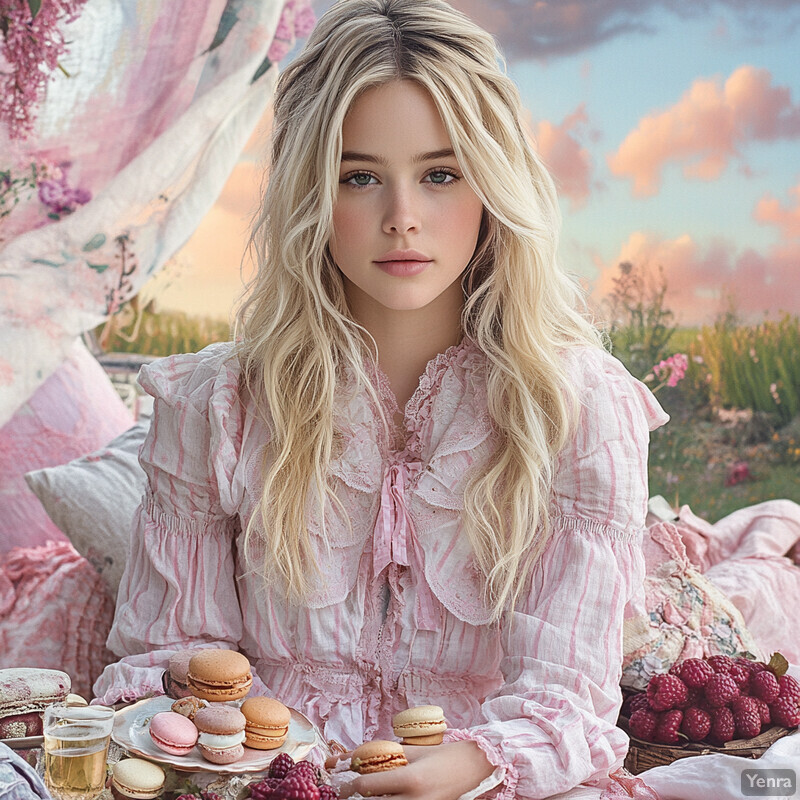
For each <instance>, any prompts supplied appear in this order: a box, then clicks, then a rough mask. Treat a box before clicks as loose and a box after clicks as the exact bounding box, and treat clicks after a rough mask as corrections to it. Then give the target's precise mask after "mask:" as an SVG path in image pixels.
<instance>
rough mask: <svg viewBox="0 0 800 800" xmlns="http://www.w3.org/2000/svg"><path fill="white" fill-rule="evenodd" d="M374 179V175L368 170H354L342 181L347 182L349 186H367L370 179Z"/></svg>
mask: <svg viewBox="0 0 800 800" xmlns="http://www.w3.org/2000/svg"><path fill="white" fill-rule="evenodd" d="M374 180H375V176H374V175H370V173H369V172H354V173H353V174H352V175H348V176H347V177H346V178H345V179H344V180H343V181H342V183H349V184H350V185H351V186H358V187H361V186H369V185H370V183H371V182H372V181H374Z"/></svg>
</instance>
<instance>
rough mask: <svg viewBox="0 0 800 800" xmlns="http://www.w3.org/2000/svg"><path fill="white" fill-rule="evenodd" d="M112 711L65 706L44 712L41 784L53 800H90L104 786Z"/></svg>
mask: <svg viewBox="0 0 800 800" xmlns="http://www.w3.org/2000/svg"><path fill="white" fill-rule="evenodd" d="M113 725H114V709H113V708H108V707H107V706H83V707H81V706H66V705H64V704H61V703H55V704H53V705H51V706H48V707H47V708H45V710H44V780H45V783H46V784H47V788H48V789H49V791H50V794H52V795H53V797H54V798H55V800H94V798H95V797H97V795H98V794H100V792H101V791H102V790H103V787H104V786H105V782H106V758H107V756H108V743H109V740H110V739H111V728H112V727H113Z"/></svg>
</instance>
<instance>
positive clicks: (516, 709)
mask: <svg viewBox="0 0 800 800" xmlns="http://www.w3.org/2000/svg"><path fill="white" fill-rule="evenodd" d="M498 61H499V55H498V52H497V50H496V47H495V44H494V42H493V40H492V38H491V37H490V36H489V35H488V34H487V33H485V32H484V31H482V30H481V29H479V28H477V27H476V26H475V25H474V24H472V23H471V22H470V21H469V20H468V19H467V18H466V17H464V16H463V15H462V14H460V13H458V12H456V11H454V10H453V9H452V8H450V7H449V6H447V5H446V4H445V3H443V2H440V0H341V1H340V2H339V3H337V4H336V5H335V6H334V7H333V8H332V9H331V11H329V12H328V13H327V14H326V15H325V16H323V17H322V19H321V20H320V22H319V24H318V25H317V27H316V29H315V31H314V32H313V33H312V35H311V37H310V38H309V40H308V43H307V45H306V47H305V49H304V51H303V52H302V53H301V55H300V56H299V57H298V58H297V60H296V61H294V62H293V63H292V64H291V65H290V66H289V67H288V68H287V69H286V71H285V73H284V74H283V76H282V77H281V79H280V83H279V86H278V90H277V94H276V97H275V123H274V133H273V145H272V164H271V173H270V179H269V187H268V189H267V191H266V195H265V198H264V205H263V210H262V212H261V215H260V218H259V220H258V224H257V228H256V239H255V241H256V243H257V252H258V259H259V270H258V275H257V278H256V279H255V282H254V286H253V287H252V293H251V294H250V297H249V300H248V301H247V303H246V304H245V306H244V308H243V310H242V312H241V315H240V319H239V321H240V323H241V325H240V331H239V333H238V335H237V342H236V344H230V343H228V344H217V345H213V346H211V347H209V348H207V349H205V350H204V351H202V352H201V353H198V354H192V355H183V356H173V357H171V358H168V359H165V360H163V361H160V362H157V363H156V364H154V365H152V366H150V367H148V368H146V369H145V370H143V372H142V376H141V383H142V385H143V386H144V388H145V389H146V390H147V391H148V392H150V393H151V394H152V395H153V396H154V397H155V398H156V403H155V417H154V420H153V424H152V429H151V431H150V434H149V437H148V439H147V441H146V443H145V445H144V447H143V449H142V453H141V460H142V464H143V465H144V468H145V469H146V471H147V474H148V478H149V486H148V490H147V495H146V497H145V499H144V502H143V504H142V506H141V508H140V510H139V514H138V518H137V525H136V530H135V532H134V537H133V543H132V549H131V553H130V560H129V563H128V566H127V570H126V574H125V578H124V580H123V583H122V586H121V589H120V593H119V598H118V605H117V616H116V621H115V623H114V627H113V630H112V632H111V636H110V638H109V647H110V648H111V649H112V650H113V651H114V652H116V653H118V654H119V655H120V656H123V657H124V658H122V660H121V661H120V662H119V663H118V664H115V665H112V666H111V667H109V668H108V669H107V670H106V672H105V673H104V675H103V676H102V677H101V679H100V680H99V681H98V683H97V685H96V686H95V692H96V694H97V695H98V696H99V697H101V698H102V699H103V701H104V702H116V701H118V700H120V699H123V700H130V699H133V698H135V697H141V696H143V695H146V694H148V693H160V692H161V691H162V674H163V672H164V667H165V665H166V663H167V660H168V658H169V656H170V655H171V654H172V653H173V652H174V651H175V650H177V649H181V648H184V647H187V646H189V645H192V644H204V645H207V646H218V647H228V648H233V649H239V650H241V651H242V652H243V653H245V654H246V655H247V656H248V657H249V658H250V660H251V662H252V663H253V665H254V671H255V673H257V678H258V680H257V681H256V688H255V691H257V692H263V693H268V694H270V695H273V696H275V697H277V698H279V699H280V700H282V701H283V702H284V703H286V704H287V705H289V706H292V707H294V708H297V709H299V710H300V711H302V712H303V713H304V714H306V715H307V716H308V717H310V718H311V719H312V720H313V721H314V722H315V723H316V724H317V725H318V726H319V727H320V728H321V730H322V731H323V732H324V736H325V738H326V739H328V740H335V741H337V742H339V743H341V744H343V745H344V746H345V747H346V748H352V747H353V746H355V745H358V744H360V743H361V742H363V741H365V740H369V739H373V738H392V728H391V719H392V716H393V715H394V714H395V713H397V712H398V711H400V710H401V709H404V708H406V707H408V706H414V705H420V704H437V705H441V706H442V707H443V708H444V709H445V713H446V717H447V720H448V722H449V724H450V730H449V732H448V734H447V737H446V743H445V744H443V745H440V746H437V747H427V748H425V747H417V748H414V747H407V748H406V749H407V751H408V752H409V760H410V762H411V763H410V765H409V766H408V767H404V768H401V769H397V770H393V771H391V772H386V773H380V774H374V775H366V776H362V777H360V778H358V779H357V780H356V781H354V783H353V784H352V786H351V788H350V791H351V792H353V793H355V792H358V793H360V794H362V795H364V796H376V795H391V796H394V797H395V798H401V799H402V800H410V799H411V798H426V800H455V798H457V797H459V796H461V795H462V794H464V793H466V792H468V791H469V790H473V789H475V788H476V787H477V786H478V785H479V784H480V785H481V786H482V788H491V787H494V786H497V787H499V789H498V791H499V795H498V796H499V797H501V798H513V797H519V798H544V797H551V796H554V795H560V794H561V793H568V794H567V795H565V796H569V797H599V796H600V789H599V788H597V787H599V786H602V785H603V781H604V779H605V778H606V776H607V775H608V773H609V771H611V770H613V769H615V768H616V767H618V766H619V765H620V764H621V763H622V759H623V757H624V755H625V753H626V749H627V738H626V736H625V734H624V733H623V732H622V731H621V730H620V729H618V728H617V727H616V725H615V723H616V719H617V713H618V709H619V706H620V703H621V696H620V690H619V679H620V664H621V657H622V620H623V610H624V607H625V605H626V602H627V601H628V600H629V598H630V597H631V596H632V594H633V593H635V592H636V591H638V589H639V587H640V584H641V582H642V578H643V564H642V559H641V555H640V539H641V532H642V529H643V527H644V520H645V506H646V497H647V444H648V429H652V428H654V427H656V426H658V425H660V424H662V423H663V422H664V421H665V420H666V415H665V414H664V413H663V411H661V409H660V408H659V406H658V404H657V403H656V401H655V400H654V398H653V397H652V395H651V394H650V393H649V392H648V390H647V389H646V388H645V387H644V386H643V385H642V384H640V383H638V382H637V381H635V380H634V379H633V378H631V377H630V375H629V374H628V373H627V372H626V371H625V369H624V368H623V367H622V366H621V365H620V364H619V363H618V362H617V361H616V360H615V359H613V358H612V357H610V356H609V355H608V354H607V353H606V352H605V351H604V350H603V348H602V346H601V337H600V335H599V334H598V332H597V331H596V330H595V329H594V328H593V327H592V326H591V325H590V323H589V322H587V321H586V320H585V319H584V317H583V316H582V314H581V313H580V311H579V310H578V306H579V300H580V295H579V291H578V289H577V288H576V285H575V283H574V282H573V281H572V280H571V279H570V278H568V277H567V276H566V274H565V273H564V272H562V271H561V269H560V268H559V267H558V266H557V264H556V261H555V252H556V240H557V233H558V228H559V215H558V209H557V203H556V197H555V192H554V189H553V183H552V181H551V179H550V177H549V176H548V174H547V172H546V171H545V169H544V167H543V166H542V164H541V162H540V161H539V159H538V158H537V156H536V155H535V153H534V152H533V151H532V149H531V147H530V145H529V143H528V141H527V139H526V136H525V134H524V132H523V129H522V127H521V124H520V120H519V110H520V104H519V97H518V93H517V91H516V89H515V87H514V85H513V84H512V82H511V81H510V80H509V79H508V77H506V75H505V74H504V72H503V71H502V70H501V69H500V68H499V67H498ZM575 787H578V788H577V789H576V788H575ZM572 790H574V791H572Z"/></svg>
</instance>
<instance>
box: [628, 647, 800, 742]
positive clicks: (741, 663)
mask: <svg viewBox="0 0 800 800" xmlns="http://www.w3.org/2000/svg"><path fill="white" fill-rule="evenodd" d="M625 710H626V711H627V712H628V714H629V716H630V722H629V728H630V732H631V735H632V736H635V737H636V738H637V739H643V740H644V741H646V742H658V743H660V744H678V743H679V742H680V741H681V740H684V741H685V740H686V739H688V740H689V741H690V742H709V743H711V744H714V745H722V744H725V742H730V741H731V740H732V739H752V738H753V737H754V736H758V735H759V733H761V731H762V730H765V729H766V728H768V727H770V725H782V726H784V727H786V728H794V727H797V726H798V725H800V684H798V682H797V681H796V680H795V679H794V678H792V677H791V676H790V675H781V676H778V675H776V674H775V673H774V672H773V671H772V670H771V669H770V667H769V666H768V665H767V664H764V663H762V662H760V661H751V660H749V659H746V658H739V657H737V658H730V657H729V656H711V657H709V658H705V659H702V658H687V659H686V660H685V661H682V662H681V663H680V664H678V665H675V666H673V667H672V668H671V669H670V671H669V672H668V673H666V674H664V675H654V676H653V677H652V678H651V679H650V682H649V683H648V684H647V691H646V692H642V693H641V694H637V695H634V696H633V697H632V698H630V699H629V700H627V701H626V708H625Z"/></svg>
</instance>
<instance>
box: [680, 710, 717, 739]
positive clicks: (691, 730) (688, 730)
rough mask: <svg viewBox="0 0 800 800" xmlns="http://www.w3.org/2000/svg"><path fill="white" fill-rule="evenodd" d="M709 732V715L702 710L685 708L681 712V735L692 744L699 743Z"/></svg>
mask: <svg viewBox="0 0 800 800" xmlns="http://www.w3.org/2000/svg"><path fill="white" fill-rule="evenodd" d="M710 730H711V714H709V713H708V711H703V709H702V708H687V709H686V711H684V712H683V722H681V733H685V734H686V736H688V737H689V740H690V741H692V742H699V741H701V740H703V739H705V738H706V736H708V733H709V731H710Z"/></svg>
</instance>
